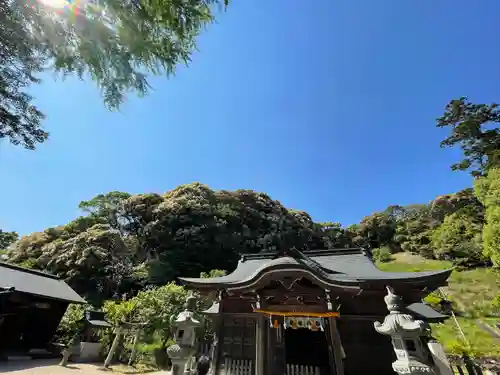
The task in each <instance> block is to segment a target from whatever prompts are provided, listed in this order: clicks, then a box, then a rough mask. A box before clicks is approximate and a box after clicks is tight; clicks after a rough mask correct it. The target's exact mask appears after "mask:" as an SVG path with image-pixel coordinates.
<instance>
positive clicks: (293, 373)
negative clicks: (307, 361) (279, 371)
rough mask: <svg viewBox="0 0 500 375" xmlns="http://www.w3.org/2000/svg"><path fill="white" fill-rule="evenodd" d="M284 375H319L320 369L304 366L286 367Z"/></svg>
mask: <svg viewBox="0 0 500 375" xmlns="http://www.w3.org/2000/svg"><path fill="white" fill-rule="evenodd" d="M286 375H320V368H319V367H316V366H306V365H289V364H287V365H286Z"/></svg>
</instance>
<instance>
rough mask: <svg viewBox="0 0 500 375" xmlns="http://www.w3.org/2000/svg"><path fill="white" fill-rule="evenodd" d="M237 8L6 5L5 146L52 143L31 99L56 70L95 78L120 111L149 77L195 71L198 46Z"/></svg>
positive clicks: (2, 62) (0, 43)
mask: <svg viewBox="0 0 500 375" xmlns="http://www.w3.org/2000/svg"><path fill="white" fill-rule="evenodd" d="M228 1H229V0H68V1H67V4H66V2H64V1H61V0H32V1H26V0H10V1H2V2H1V4H0V140H1V139H2V138H6V139H8V140H10V142H11V143H13V144H14V145H21V146H24V147H25V148H27V149H30V150H34V149H35V148H36V146H37V144H39V143H42V142H44V141H45V140H46V139H47V138H48V133H47V132H45V131H44V130H43V129H42V126H41V124H42V121H43V119H44V115H43V113H42V112H41V111H40V110H39V109H38V108H37V107H36V106H35V105H34V104H33V103H32V101H33V97H32V96H30V95H29V94H27V93H26V90H27V89H28V88H29V86H30V85H32V84H37V83H39V82H40V80H39V79H38V78H37V75H38V73H40V72H42V71H44V70H47V69H48V70H53V71H55V72H56V73H59V74H60V75H61V76H62V77H66V76H68V75H71V74H75V75H77V76H78V77H79V78H80V79H85V78H88V77H90V78H91V79H92V80H93V81H95V82H96V83H97V85H98V87H99V88H100V89H101V91H102V95H103V98H104V102H105V104H106V105H107V106H108V108H110V109H112V110H116V109H118V108H119V106H120V104H122V103H123V102H124V100H125V98H126V94H127V93H129V92H130V91H135V92H136V93H137V94H139V96H143V95H145V94H147V93H148V91H149V90H150V85H149V82H148V80H147V74H153V75H165V76H167V77H168V76H171V75H172V74H174V73H175V70H176V67H177V65H178V64H180V63H184V64H187V63H189V61H190V56H191V54H192V53H193V52H194V51H195V49H196V43H195V38H196V37H197V36H198V34H199V33H200V32H201V31H202V30H203V29H204V28H205V27H206V26H207V25H208V24H210V23H211V22H212V21H213V20H214V16H213V8H214V6H216V5H220V6H222V5H224V6H227V5H228Z"/></svg>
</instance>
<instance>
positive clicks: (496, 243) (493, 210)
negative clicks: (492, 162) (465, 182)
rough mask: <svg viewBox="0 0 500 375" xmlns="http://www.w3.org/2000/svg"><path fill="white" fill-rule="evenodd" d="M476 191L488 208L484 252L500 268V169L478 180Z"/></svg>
mask: <svg viewBox="0 0 500 375" xmlns="http://www.w3.org/2000/svg"><path fill="white" fill-rule="evenodd" d="M474 191H475V192H476V194H477V196H478V198H479V200H480V201H481V202H482V203H483V205H484V207H485V208H486V213H485V221H486V223H485V224H484V227H483V241H484V242H483V252H484V255H485V256H487V257H490V258H491V261H492V262H493V264H494V266H495V267H497V268H500V168H493V169H491V170H490V171H489V173H488V175H487V176H485V177H481V178H479V179H477V180H476V181H475V183H474Z"/></svg>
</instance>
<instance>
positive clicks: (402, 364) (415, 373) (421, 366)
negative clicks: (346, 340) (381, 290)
mask: <svg viewBox="0 0 500 375" xmlns="http://www.w3.org/2000/svg"><path fill="white" fill-rule="evenodd" d="M387 291H388V294H387V296H385V297H384V301H385V303H386V305H387V309H388V310H389V315H387V316H386V317H385V319H384V322H383V323H379V322H375V324H374V326H375V330H376V331H377V332H378V333H380V334H382V335H387V336H390V337H391V340H392V346H393V347H394V352H395V353H396V358H397V360H396V361H395V362H393V364H392V368H393V369H394V371H396V372H397V373H398V374H400V375H434V374H435V375H444V374H442V373H441V371H440V369H439V367H437V366H436V365H435V363H434V360H433V357H432V353H431V352H430V350H429V348H428V347H427V342H428V341H429V339H430V338H431V329H430V326H429V325H428V324H427V323H426V322H424V321H421V320H415V319H414V318H413V316H411V315H409V314H404V313H402V311H403V308H404V304H403V300H402V299H401V298H400V297H399V296H397V295H395V294H394V291H393V290H392V289H391V288H389V287H388V288H387Z"/></svg>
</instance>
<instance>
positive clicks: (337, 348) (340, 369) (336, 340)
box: [328, 317, 344, 375]
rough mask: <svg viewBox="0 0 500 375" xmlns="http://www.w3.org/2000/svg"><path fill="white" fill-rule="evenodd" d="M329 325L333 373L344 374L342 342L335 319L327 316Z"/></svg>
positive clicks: (336, 374)
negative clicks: (333, 364)
mask: <svg viewBox="0 0 500 375" xmlns="http://www.w3.org/2000/svg"><path fill="white" fill-rule="evenodd" d="M328 321H329V323H330V324H329V326H330V336H331V338H332V344H333V358H334V360H335V375H344V358H343V357H344V354H343V350H342V342H341V341H340V334H339V330H338V329H337V319H336V318H334V317H331V318H328Z"/></svg>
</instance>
